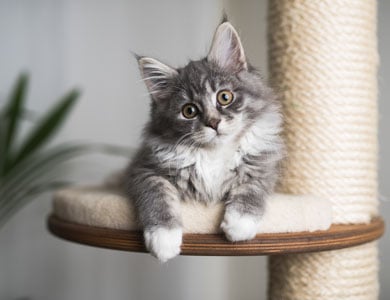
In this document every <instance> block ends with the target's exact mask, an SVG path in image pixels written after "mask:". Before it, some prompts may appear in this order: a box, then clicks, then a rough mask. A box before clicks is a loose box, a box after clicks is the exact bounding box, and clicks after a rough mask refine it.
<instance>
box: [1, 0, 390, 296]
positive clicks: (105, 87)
mask: <svg viewBox="0 0 390 300" xmlns="http://www.w3.org/2000/svg"><path fill="white" fill-rule="evenodd" d="M222 1H223V0H218V1H208V0H200V1H183V0H182V1H180V0H170V1H158V0H154V1H151V0H149V1H142V0H132V1H130V0H123V1H120V0H118V1H108V0H107V1H93V0H57V1H50V0H35V1H29V0H24V1H22V0H0V99H2V98H3V97H4V96H5V95H6V94H7V92H8V90H9V88H10V86H11V84H12V82H13V81H14V79H15V78H16V76H17V74H18V73H19V72H20V70H24V69H25V70H29V71H30V73H31V75H32V82H31V89H30V93H29V95H30V97H29V107H30V108H32V109H34V110H37V111H42V110H44V109H46V108H47V107H48V106H49V105H50V104H51V103H52V101H53V100H54V99H56V98H57V97H58V96H59V95H60V94H62V93H63V92H65V91H66V90H68V89H69V88H71V87H73V86H79V87H81V88H82V90H83V95H82V97H81V99H80V101H79V103H78V106H77V107H76V109H75V111H74V113H73V114H72V117H71V118H70V120H69V121H68V122H67V124H66V126H65V128H64V130H63V131H62V133H61V136H60V139H66V140H74V139H79V140H88V141H100V142H102V141H104V142H108V143H115V144H123V145H130V146H135V145H136V144H137V142H138V140H139V139H138V137H139V134H140V130H141V128H142V125H143V124H144V122H145V120H146V118H147V112H148V98H147V96H146V90H145V88H144V86H143V83H142V82H140V77H139V74H138V70H137V66H136V63H135V60H134V59H133V58H132V57H131V55H130V51H129V50H133V51H135V52H138V53H140V54H147V55H151V56H156V57H158V58H160V59H162V60H164V61H165V62H167V63H170V64H172V65H183V64H184V63H185V62H186V61H187V59H188V58H192V59H194V58H199V57H201V56H202V55H204V54H205V53H206V52H207V49H208V46H209V44H210V40H211V37H212V33H213V31H214V29H215V27H216V25H217V24H218V22H219V20H220V17H221V11H222V7H223V6H225V7H226V10H227V12H228V13H229V16H230V18H231V20H232V22H233V24H235V25H236V26H237V28H238V29H239V32H240V34H241V36H242V39H243V43H244V46H245V49H246V52H247V54H248V56H249V58H250V59H251V61H252V62H253V63H254V64H255V65H257V66H259V67H261V68H263V69H264V67H265V65H266V57H265V51H266V43H265V4H266V3H265V2H266V1H265V0H258V1H250V0H247V1H235V0H226V1H224V2H225V3H224V4H223V3H222ZM389 13H390V3H389V2H386V1H385V0H382V1H381V9H380V13H379V17H380V22H381V24H380V26H381V31H380V39H381V44H380V46H381V52H382V53H381V54H382V66H383V68H382V70H381V79H380V85H381V89H382V92H381V95H380V100H381V102H380V105H381V114H382V121H381V128H382V130H381V146H382V156H381V173H380V175H381V183H382V184H381V191H382V194H383V195H390V187H389V185H386V184H385V178H388V177H389V175H390V168H389V158H388V157H385V155H384V154H385V153H389V151H388V150H389V147H390V139H389V134H388V133H387V132H386V130H385V128H388V126H389V125H390V124H389V122H390V121H389V118H387V116H386V112H389V111H390V110H389V105H388V102H385V101H384V99H385V98H386V96H390V90H389V87H388V85H387V86H386V84H385V81H386V79H387V78H388V77H389V76H390V74H389V72H388V70H389V68H390V65H389V57H390V56H389V54H388V53H390V51H386V50H389V49H388V48H389V47H390V41H389V38H388V33H387V35H386V27H388V25H387V23H388V22H389V20H388V19H389V18H388V14H389ZM386 25H387V26H386ZM389 25H390V24H389ZM386 69H387V70H386ZM125 163H126V162H125V161H123V160H120V159H113V158H107V157H105V156H96V155H95V156H91V157H89V158H85V159H82V160H78V162H77V164H76V163H74V164H72V165H71V167H70V168H69V170H68V171H67V172H68V174H69V177H71V178H73V179H75V180H78V181H80V182H96V181H98V180H100V179H102V178H103V177H104V176H105V175H106V174H108V173H109V172H110V171H111V170H115V169H117V168H119V167H121V166H122V165H124V164H125ZM386 175H387V176H386ZM388 207H389V203H388V202H387V203H382V209H383V212H382V214H384V215H387V217H388V220H389V219H390V214H389V211H388ZM385 208H387V211H386V210H384V209H385ZM49 211H50V199H49V197H48V196H46V197H41V198H40V199H37V201H36V202H35V203H33V204H31V205H28V206H27V207H25V208H24V209H23V210H22V211H21V212H20V213H19V214H18V215H17V216H15V218H13V219H12V220H11V221H10V222H9V223H8V224H7V225H6V227H5V228H3V229H2V230H1V231H0V299H24V298H29V299H39V300H44V299H47V300H52V299H56V300H74V299H82V300H89V299H94V300H105V299H135V300H142V299H148V300H151V299H159V300H164V299H173V300H174V299H184V298H185V299H189V300H191V299H215V300H217V299H228V300H229V299H231V300H233V299H242V300H245V299H265V289H266V282H265V281H266V268H265V258H262V257H242V258H228V257H179V258H176V259H174V260H172V261H170V262H169V263H168V264H166V265H162V266H161V265H159V264H158V263H157V262H156V261H155V260H153V259H152V258H151V257H150V256H148V255H146V254H135V253H124V252H119V251H111V250H103V249H97V248H92V247H87V246H81V245H76V244H73V243H69V242H64V241H62V240H59V239H57V238H55V237H53V236H51V235H50V234H49V233H48V232H47V231H46V229H45V223H44V221H45V220H44V218H45V216H46V215H47V214H48V212H49ZM381 247H382V253H383V255H382V262H383V264H382V268H381V270H382V271H381V272H382V273H381V274H382V291H383V292H382V299H388V298H389V297H390V288H389V287H388V286H386V285H385V284H384V282H385V281H386V279H387V281H388V278H389V277H390V272H389V269H390V268H389V267H390V260H389V258H388V257H387V256H386V255H385V253H386V252H385V251H387V250H388V249H389V248H390V245H389V239H388V238H387V239H386V240H383V242H382V243H381ZM387 252H389V251H387Z"/></svg>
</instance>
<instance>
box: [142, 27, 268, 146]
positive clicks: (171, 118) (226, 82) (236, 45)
mask: <svg viewBox="0 0 390 300" xmlns="http://www.w3.org/2000/svg"><path fill="white" fill-rule="evenodd" d="M138 62H139V67H140V70H141V75H142V77H143V80H144V82H145V84H146V86H147V88H148V91H149V93H150V96H151V99H152V110H151V120H150V122H149V124H148V126H147V128H146V130H147V132H148V133H149V134H151V135H153V136H157V137H159V138H161V139H163V140H164V141H166V142H168V143H172V144H178V143H180V144H182V145H195V146H197V147H211V146H215V145H218V144H220V143H221V142H223V141H225V140H226V139H229V138H236V137H237V138H238V137H239V136H240V135H242V133H243V132H244V131H245V129H246V128H247V127H248V126H249V125H250V124H251V123H253V122H254V121H255V120H256V119H258V118H259V117H260V115H261V112H262V110H263V108H264V107H266V106H267V103H268V102H269V101H271V100H273V96H272V92H271V90H270V89H269V88H268V87H267V86H266V85H265V84H264V82H263V80H262V79H261V77H260V75H259V73H258V72H257V71H256V70H255V69H254V68H253V67H251V66H250V65H249V64H248V62H247V59H246V57H245V53H244V49H243V47H242V44H241V41H240V38H239V36H238V34H237V32H236V30H235V29H234V28H233V26H232V25H231V24H230V23H229V22H223V23H222V24H220V25H219V26H218V28H217V30H216V32H215V35H214V39H213V42H212V46H211V48H210V51H209V53H208V55H207V57H205V58H204V59H202V60H199V61H190V62H189V63H188V64H187V65H186V66H185V67H183V68H177V69H175V68H172V67H170V66H168V65H166V64H164V63H162V62H160V61H158V60H156V59H153V58H150V57H138ZM271 98H272V99H271Z"/></svg>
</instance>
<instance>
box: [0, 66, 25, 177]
mask: <svg viewBox="0 0 390 300" xmlns="http://www.w3.org/2000/svg"><path fill="white" fill-rule="evenodd" d="M27 86H28V75H27V74H26V73H22V74H21V75H20V76H19V78H18V80H17V82H16V84H15V86H14V88H13V89H12V92H11V94H10V96H9V100H8V101H7V103H6V104H5V107H4V108H3V110H2V111H1V112H0V119H1V124H0V126H1V129H0V130H1V136H0V143H1V146H0V147H1V149H0V176H1V174H3V173H4V170H5V168H6V166H7V164H8V163H9V161H8V160H9V157H10V151H11V149H12V147H13V143H14V140H15V138H16V135H17V133H18V128H19V124H20V122H19V121H20V117H21V115H22V112H23V107H24V103H25V99H26V93H27Z"/></svg>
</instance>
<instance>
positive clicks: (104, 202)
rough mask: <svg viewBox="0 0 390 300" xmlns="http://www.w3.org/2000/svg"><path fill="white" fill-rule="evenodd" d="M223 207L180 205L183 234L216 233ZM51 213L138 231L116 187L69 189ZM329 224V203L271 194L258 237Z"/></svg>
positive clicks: (130, 209) (128, 205)
mask: <svg viewBox="0 0 390 300" xmlns="http://www.w3.org/2000/svg"><path fill="white" fill-rule="evenodd" d="M223 212H224V207H223V204H222V203H217V204H213V205H205V204H203V203H199V202H185V203H184V202H183V203H182V204H181V213H182V219H183V231H184V232H186V233H218V232H220V231H221V230H220V228H219V225H220V223H221V220H222V218H223ZM53 213H54V215H56V216H57V217H59V218H61V219H63V220H67V221H70V222H75V223H79V224H86V225H90V226H97V227H105V228H114V229H125V230H139V229H140V226H139V224H138V223H137V218H136V215H135V212H134V207H133V205H132V203H131V201H129V200H128V199H126V197H125V196H124V195H123V193H122V192H121V191H120V190H119V189H118V188H115V187H112V186H111V187H109V186H104V185H102V186H89V187H72V188H66V189H63V190H60V191H58V192H56V193H55V194H54V201H53ZM331 223H332V209H331V204H330V202H329V201H328V200H325V199H320V198H318V197H314V196H293V195H284V194H274V195H272V196H271V197H270V198H269V199H268V201H267V207H266V211H265V214H264V216H263V217H262V218H261V223H260V227H259V231H258V233H276V232H299V231H316V230H326V229H328V228H329V227H330V225H331Z"/></svg>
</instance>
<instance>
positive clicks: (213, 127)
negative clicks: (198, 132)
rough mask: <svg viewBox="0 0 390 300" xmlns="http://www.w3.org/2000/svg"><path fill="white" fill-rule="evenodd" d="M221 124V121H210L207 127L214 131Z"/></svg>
mask: <svg viewBox="0 0 390 300" xmlns="http://www.w3.org/2000/svg"><path fill="white" fill-rule="evenodd" d="M220 122H221V120H220V119H210V120H209V122H208V123H207V125H206V126H208V127H211V128H212V129H214V130H217V129H218V124H219V123H220Z"/></svg>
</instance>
